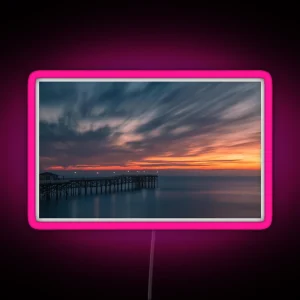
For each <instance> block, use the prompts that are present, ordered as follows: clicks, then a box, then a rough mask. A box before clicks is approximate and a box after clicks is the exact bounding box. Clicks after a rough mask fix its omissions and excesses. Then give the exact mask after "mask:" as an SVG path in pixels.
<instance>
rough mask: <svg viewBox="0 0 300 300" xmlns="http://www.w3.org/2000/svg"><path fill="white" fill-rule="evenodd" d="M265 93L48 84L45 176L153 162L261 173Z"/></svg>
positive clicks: (188, 86) (223, 86)
mask: <svg viewBox="0 0 300 300" xmlns="http://www.w3.org/2000/svg"><path fill="white" fill-rule="evenodd" d="M260 92H261V87H260V83H250V82H249V83H229V82H228V83H226V82H222V83H205V82H201V83H196V82H182V83H175V82H160V83H158V82H133V83H130V82H129V83H127V82H120V83H119V82H118V83H117V82H114V83H110V82H107V83H95V82H93V83H92V82H91V83H83V82H77V83H75V82H73V83H68V82H54V83H49V82H43V83H41V84H40V157H41V159H40V164H41V168H43V169H47V168H49V167H51V166H54V165H56V166H63V167H68V166H79V165H81V166H82V165H89V166H90V165H91V166H93V165H94V166H98V167H99V168H101V166H109V165H111V166H112V165H113V166H129V165H135V166H139V167H145V166H146V165H147V164H146V162H145V159H146V158H147V157H159V159H158V160H155V164H154V162H153V167H154V166H161V167H163V166H171V165H173V166H176V165H178V166H184V165H185V166H189V165H194V166H201V165H202V166H204V165H205V166H209V165H211V166H212V167H215V166H216V165H217V164H219V165H220V166H224V168H225V167H226V165H228V163H230V164H231V167H232V166H233V167H237V166H238V164H239V166H240V165H243V164H244V165H245V166H246V167H247V168H248V167H249V164H252V165H251V166H250V167H253V166H256V167H257V166H259V159H260V156H259V151H260V130H261V129H260V115H261V103H260ZM165 153H168V154H169V155H168V156H167V157H168V160H166V155H165ZM231 154H232V155H236V156H238V155H240V156H241V157H244V158H242V159H238V160H235V159H226V157H227V158H228V157H230V155H231ZM178 157H181V158H182V157H185V158H190V160H189V163H188V164H187V163H185V164H184V163H182V159H181V161H178V160H176V158H178ZM216 157H225V159H217V158H216ZM255 161H256V163H255ZM132 162H134V164H132ZM148 166H149V167H150V165H149V164H148Z"/></svg>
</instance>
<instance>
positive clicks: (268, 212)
mask: <svg viewBox="0 0 300 300" xmlns="http://www.w3.org/2000/svg"><path fill="white" fill-rule="evenodd" d="M40 78H51V79H52V78H53V79H56V78H212V79H213V78H243V79H247V78H249V79H251V78H259V79H263V80H264V84H265V89H264V92H265V153H264V163H265V174H264V175H265V177H264V182H265V190H264V194H265V195H264V196H265V198H264V204H265V212H264V213H265V218H264V220H263V221H261V222H126V221H121V222H72V221H70V222H38V221H37V220H36V205H35V192H36V188H35V176H36V174H35V129H36V127H35V126H36V124H35V94H36V93H35V90H36V80H38V79H40ZM27 160H28V221H29V224H30V226H31V227H32V228H34V229H41V230H79V229H80V230H91V229H98V230H100V229H102V230H122V229H124V230H128V229H134V230H145V229H148V230H153V229H156V230H159V229H161V230H199V229H202V230H208V229H209V230H261V229H266V228H268V227H269V226H270V225H271V223H272V79H271V76H270V74H269V73H267V72H265V71H35V72H33V73H31V74H30V76H29V80H28V158H27Z"/></svg>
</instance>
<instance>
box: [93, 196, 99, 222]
mask: <svg viewBox="0 0 300 300" xmlns="http://www.w3.org/2000/svg"><path fill="white" fill-rule="evenodd" d="M94 214H95V218H100V198H99V197H98V196H97V197H95V198H94Z"/></svg>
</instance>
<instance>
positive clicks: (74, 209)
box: [71, 200, 77, 218]
mask: <svg viewBox="0 0 300 300" xmlns="http://www.w3.org/2000/svg"><path fill="white" fill-rule="evenodd" d="M71 211H72V213H71V215H72V218H77V201H76V200H72V202H71Z"/></svg>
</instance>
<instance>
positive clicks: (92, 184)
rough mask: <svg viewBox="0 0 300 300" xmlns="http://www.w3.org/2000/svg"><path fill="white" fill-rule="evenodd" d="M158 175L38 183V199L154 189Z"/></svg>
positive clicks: (72, 179) (73, 179)
mask: <svg viewBox="0 0 300 300" xmlns="http://www.w3.org/2000/svg"><path fill="white" fill-rule="evenodd" d="M157 184H158V175H130V176H128V175H120V176H114V177H96V178H70V179H64V180H54V181H51V182H45V181H42V182H40V185H39V186H40V191H39V192H40V198H42V199H53V198H54V199H59V198H67V197H68V196H75V195H92V194H102V193H116V192H122V191H132V190H140V189H144V188H146V189H150V188H151V189H152V188H156V187H157Z"/></svg>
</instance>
